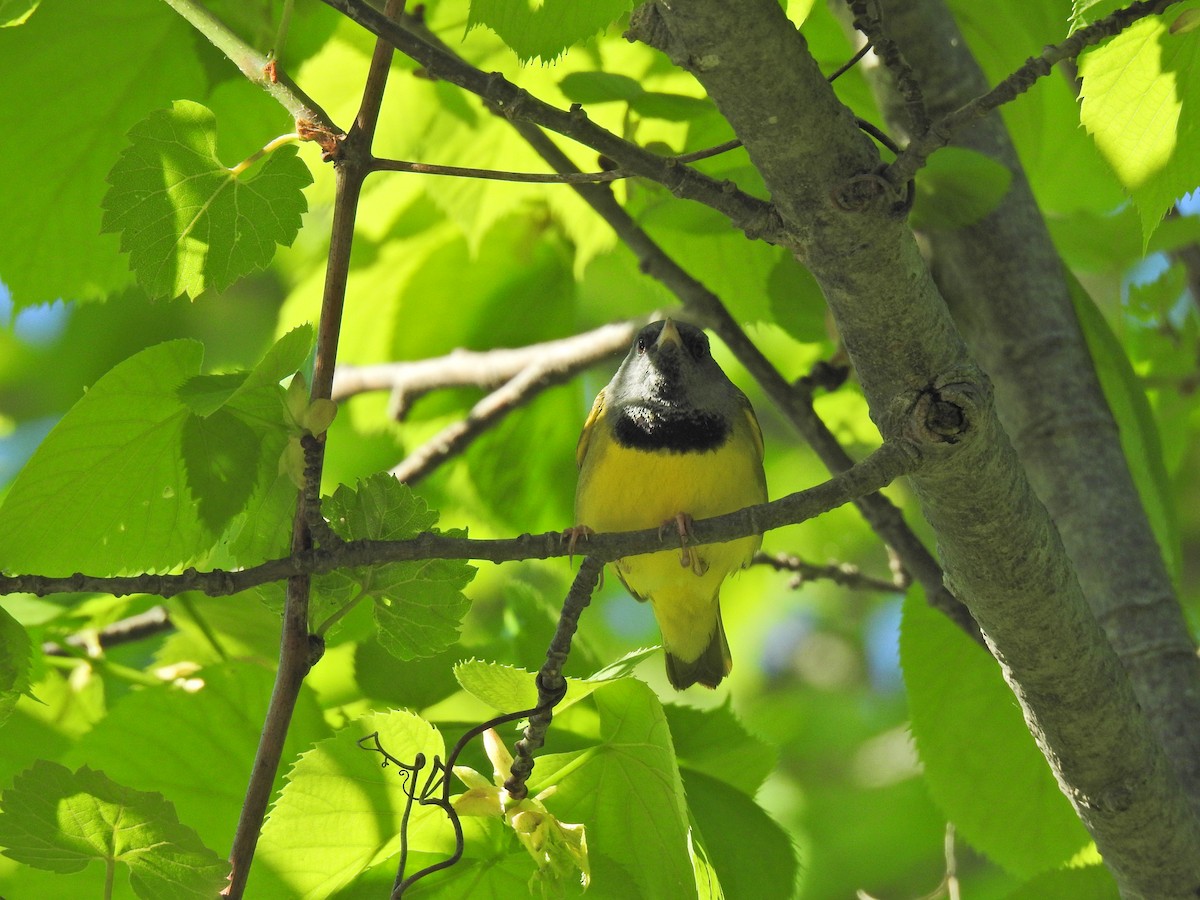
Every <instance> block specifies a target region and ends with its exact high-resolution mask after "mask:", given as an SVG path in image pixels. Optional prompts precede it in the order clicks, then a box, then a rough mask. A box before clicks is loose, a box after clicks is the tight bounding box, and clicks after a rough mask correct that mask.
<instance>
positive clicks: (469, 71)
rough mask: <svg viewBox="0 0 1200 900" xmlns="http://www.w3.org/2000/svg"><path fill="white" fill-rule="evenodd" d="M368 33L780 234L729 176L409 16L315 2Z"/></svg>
mask: <svg viewBox="0 0 1200 900" xmlns="http://www.w3.org/2000/svg"><path fill="white" fill-rule="evenodd" d="M322 2H324V3H325V4H326V5H327V6H330V7H332V8H334V9H336V10H338V11H339V12H341V13H343V14H344V15H345V16H346V17H347V18H349V19H351V20H352V21H354V22H357V23H358V24H359V25H361V26H363V27H364V28H366V29H367V30H368V31H370V32H371V33H372V34H375V35H380V36H383V37H386V38H387V40H388V41H389V42H391V43H392V45H393V46H395V47H396V49H397V50H399V51H400V52H401V53H404V54H405V55H407V56H408V57H410V58H411V59H413V60H415V61H416V62H417V63H419V64H420V65H421V66H422V67H424V69H425V71H426V72H427V73H428V74H429V75H430V76H432V77H434V78H438V79H441V80H443V81H447V82H450V83H451V84H455V85H458V86H459V87H461V88H463V89H464V90H467V91H469V92H471V93H473V94H476V95H478V96H479V97H481V98H483V99H484V100H485V101H486V102H487V103H488V104H489V105H490V106H492V107H494V108H495V109H497V110H499V111H500V112H501V114H502V115H504V116H505V117H506V118H508V119H510V120H512V121H526V122H537V123H538V124H539V125H542V126H544V127H546V128H549V129H550V130H551V131H556V132H558V133H559V134H562V135H564V136H565V137H569V138H571V139H573V140H576V141H578V142H579V143H581V144H584V145H585V146H588V147H591V148H592V149H593V150H595V151H596V152H597V153H599V154H601V155H602V156H605V157H607V158H608V159H610V160H613V161H614V162H615V163H616V164H617V167H618V168H619V169H621V170H623V171H625V172H628V173H630V174H632V175H637V176H640V177H642V178H649V179H650V180H652V181H656V182H658V183H659V184H662V185H664V186H665V187H666V188H667V189H668V190H670V191H671V192H672V193H673V194H675V195H676V196H679V197H686V198H688V199H691V200H695V201H696V202H698V203H703V204H705V205H707V206H711V207H712V208H713V209H716V210H717V211H718V212H721V213H722V214H723V215H725V216H726V217H728V218H729V219H730V220H731V221H732V222H733V223H734V224H735V225H736V226H737V227H738V228H740V229H742V230H743V231H745V232H746V233H747V234H749V235H752V236H754V237H759V236H762V237H765V238H766V239H768V240H770V239H776V240H781V239H782V231H781V229H782V222H781V220H780V218H779V216H778V214H777V213H776V211H775V208H774V206H773V205H772V204H771V203H770V202H768V201H766V200H761V199H759V198H757V197H754V196H751V195H750V194H747V193H746V192H744V191H742V190H740V189H739V188H737V186H736V185H734V184H732V183H730V182H728V181H720V180H718V179H715V178H711V177H709V176H708V175H704V174H703V173H701V172H699V171H697V170H695V169H693V168H690V167H689V166H686V165H680V164H679V163H678V162H677V161H675V160H674V159H670V158H666V157H662V156H659V155H658V154H656V153H654V152H653V151H651V150H647V149H646V148H645V147H641V146H638V145H637V144H635V143H633V142H631V141H627V140H625V139H624V138H622V137H619V136H618V135H616V134H614V133H612V132H611V131H608V130H607V129H605V128H602V127H600V126H599V125H597V124H595V123H594V122H592V121H591V120H590V119H589V118H588V116H587V114H586V113H585V112H584V111H583V110H582V109H581V108H579V107H572V108H571V109H570V110H564V109H560V108H559V107H556V106H553V105H552V104H549V103H546V102H545V101H542V100H540V99H538V98H536V97H534V96H533V95H531V94H530V93H529V92H528V91H525V90H523V89H522V88H519V87H517V86H516V85H515V84H513V83H512V82H511V81H509V80H508V79H506V78H504V77H503V76H502V75H500V74H498V73H495V72H484V71H482V70H481V69H479V68H477V67H475V66H473V65H471V64H470V63H468V62H467V61H466V60H464V59H462V58H461V57H459V56H457V54H455V53H453V52H451V51H449V50H448V49H446V48H445V47H444V45H442V44H441V42H440V41H438V40H437V39H436V38H435V39H433V40H429V39H427V37H426V35H428V34H429V32H428V29H426V28H425V26H424V24H423V23H422V22H420V21H419V20H417V19H416V18H415V17H413V16H405V17H404V18H403V20H402V21H401V23H400V24H397V23H395V22H392V21H391V20H389V19H388V18H386V17H385V16H383V15H381V14H380V13H379V11H378V10H376V9H374V8H373V7H372V6H371V5H370V4H369V3H368V2H366V0H322Z"/></svg>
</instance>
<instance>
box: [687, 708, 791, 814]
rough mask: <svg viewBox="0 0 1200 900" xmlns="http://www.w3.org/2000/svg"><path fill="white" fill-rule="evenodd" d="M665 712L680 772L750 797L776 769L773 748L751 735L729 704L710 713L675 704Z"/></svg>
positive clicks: (708, 710)
mask: <svg viewBox="0 0 1200 900" xmlns="http://www.w3.org/2000/svg"><path fill="white" fill-rule="evenodd" d="M664 709H665V711H666V714H667V721H668V722H669V723H670V725H671V739H672V741H673V742H674V744H675V755H676V756H677V757H678V759H679V765H680V767H681V768H683V769H688V770H691V771H694V772H698V773H703V774H704V775H707V776H708V777H710V778H716V779H719V780H721V781H724V782H725V783H726V784H729V785H731V786H732V787H734V788H736V789H737V790H739V791H741V792H742V793H743V794H747V795H750V796H753V795H754V792H755V791H757V790H758V789H759V788H760V787H762V785H763V782H764V781H766V779H767V776H768V775H770V774H771V771H772V770H773V769H774V768H775V762H776V758H777V756H778V754H777V753H776V752H775V748H774V747H772V746H771V745H770V744H768V743H766V742H765V741H763V740H762V739H760V738H757V737H755V736H754V735H752V734H750V732H748V731H747V730H746V727H745V726H744V725H743V724H742V723H741V721H740V720H739V719H738V718H737V716H736V715H734V712H733V709H732V708H731V707H730V705H729V703H728V701H727V702H726V704H725V705H724V706H718V707H715V708H713V709H696V708H695V707H692V706H680V705H678V704H668V705H667V706H666V707H664ZM688 795H689V797H690V796H691V792H690V791H689V794H688Z"/></svg>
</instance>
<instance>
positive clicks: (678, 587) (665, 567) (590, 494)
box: [575, 422, 767, 660]
mask: <svg viewBox="0 0 1200 900" xmlns="http://www.w3.org/2000/svg"><path fill="white" fill-rule="evenodd" d="M595 427H596V428H597V429H606V425H605V423H603V422H598V423H596V425H595ZM766 499H767V496H766V486H765V484H764V482H763V475H762V465H761V462H760V460H759V455H758V448H757V446H756V445H755V444H754V439H753V437H752V436H751V435H750V434H749V433H743V432H742V430H736V431H735V433H734V435H733V436H732V437H731V438H730V440H729V441H728V442H727V443H726V444H725V445H724V446H723V447H721V448H720V449H717V450H710V451H707V452H703V453H668V452H657V451H656V452H647V451H643V450H632V449H629V448H626V447H622V446H621V445H619V444H617V443H616V441H614V440H613V439H612V438H611V436H610V435H608V434H607V433H606V432H604V433H600V434H594V435H593V437H592V439H591V442H590V443H589V447H588V453H587V457H586V458H585V460H584V463H583V467H582V469H581V471H580V475H579V487H578V490H577V491H576V495H575V514H576V521H577V522H578V523H580V524H582V525H587V526H588V527H590V528H592V529H594V530H595V531H598V532H606V531H632V530H634V529H639V528H654V527H657V526H659V525H662V524H663V523H664V522H672V524H671V525H670V526H669V527H668V529H665V530H664V532H663V541H664V545H665V546H668V547H672V548H673V549H669V550H665V551H663V552H658V553H648V554H642V555H639V556H632V557H627V558H625V559H622V560H619V561H618V562H617V571H618V572H619V573H620V575H621V579H622V580H623V581H624V582H625V584H626V586H627V587H628V588H629V589H630V590H631V591H633V592H634V593H635V594H636V595H638V597H640V598H642V599H646V600H649V601H650V602H651V604H652V606H653V607H654V614H655V618H656V619H657V620H658V624H659V627H660V628H661V629H662V634H663V644H664V646H665V647H666V648H667V650H668V651H670V652H673V653H675V654H676V655H678V656H680V657H682V658H684V659H689V660H690V659H695V658H696V657H697V656H699V654H700V653H701V652H702V651H703V650H704V648H705V647H706V646H707V644H708V641H709V639H710V638H711V637H712V634H713V630H714V628H715V626H716V617H717V601H718V593H719V591H720V587H721V582H722V581H724V580H725V578H726V577H727V576H728V575H729V574H730V573H731V572H733V571H735V570H737V569H739V568H741V567H742V566H744V565H746V564H747V563H748V562H749V561H750V558H751V557H752V556H753V555H754V552H755V551H756V550H757V549H758V547H759V545H760V544H761V543H762V538H761V537H760V536H758V535H755V536H752V537H747V538H741V539H739V540H735V541H729V542H727V543H721V544H708V545H705V546H703V547H701V548H699V549H698V550H695V549H694V550H693V551H692V552H693V553H698V554H699V556H700V559H701V560H702V563H701V564H700V565H699V566H696V567H690V566H683V565H681V563H680V558H681V551H680V548H679V539H678V536H677V532H676V531H675V528H674V524H673V520H674V519H675V517H676V516H677V515H679V514H680V513H686V514H687V515H690V516H691V517H692V518H694V519H703V518H707V517H708V516H716V515H721V514H722V513H727V512H733V511H734V510H737V509H741V508H742V507H744V506H750V505H752V504H755V503H762V502H764V501H765V500H766ZM697 571H700V572H701V574H697Z"/></svg>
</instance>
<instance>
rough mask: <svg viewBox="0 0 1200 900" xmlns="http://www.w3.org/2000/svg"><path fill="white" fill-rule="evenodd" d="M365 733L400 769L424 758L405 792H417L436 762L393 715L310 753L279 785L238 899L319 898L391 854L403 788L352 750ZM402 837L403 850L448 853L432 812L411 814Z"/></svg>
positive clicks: (362, 724)
mask: <svg viewBox="0 0 1200 900" xmlns="http://www.w3.org/2000/svg"><path fill="white" fill-rule="evenodd" d="M374 732H378V734H379V743H380V745H381V746H382V747H383V748H384V749H385V750H386V751H387V752H388V753H390V754H391V755H392V756H394V757H396V758H397V759H399V760H401V761H402V762H404V763H406V764H409V765H411V764H412V763H413V762H414V760H416V758H417V756H418V754H422V755H423V756H424V759H425V767H424V769H423V770H422V771H421V772H420V773H418V774H417V775H416V776H415V781H416V784H415V786H413V785H409V786H408V789H409V790H413V789H415V790H417V791H420V790H421V789H423V787H424V786H425V783H426V780H427V779H428V778H429V777H430V774H431V765H432V762H433V760H434V758H435V757H436V758H438V759H443V758H445V752H446V751H445V745H444V744H443V742H442V737H441V735H440V734H438V732H437V731H436V730H435V729H434V727H433V726H432V725H430V724H429V723H428V722H425V721H424V720H422V719H420V718H419V717H417V716H415V715H413V714H412V713H409V712H403V711H399V710H393V711H391V712H386V713H371V714H368V715H366V716H364V717H362V718H360V719H356V720H355V721H353V722H351V723H350V724H349V725H347V726H346V727H345V728H342V729H340V730H339V731H338V732H337V733H336V734H335V735H334V736H333V737H331V738H329V739H328V740H324V741H321V742H320V743H318V744H317V745H316V746H315V747H314V748H313V749H312V750H309V751H308V752H307V753H305V754H304V755H303V756H301V757H300V759H299V761H298V762H297V763H296V764H295V765H294V766H293V767H292V770H291V771H290V772H289V773H288V775H287V784H286V786H285V787H284V789H283V793H282V794H281V795H280V797H279V800H278V802H277V803H276V804H275V806H274V808H273V809H272V810H271V817H270V818H269V819H268V820H267V824H266V825H265V826H264V828H263V833H262V838H261V840H260V841H259V844H258V853H257V855H256V860H255V866H254V869H253V870H252V873H251V876H250V884H249V889H248V891H247V896H250V897H294V898H321V897H328V896H330V895H331V894H333V893H334V892H335V891H336V890H338V889H339V888H342V887H345V886H346V885H348V884H350V883H351V882H352V881H353V880H354V879H355V878H356V877H357V876H358V875H360V874H361V873H362V872H364V871H365V870H366V869H367V868H369V867H371V866H375V865H379V864H381V863H383V862H384V861H385V860H387V859H389V858H390V857H392V856H395V855H396V854H397V853H398V852H399V850H400V831H401V827H402V825H403V818H404V813H405V807H406V804H407V801H408V797H407V795H406V792H405V791H406V784H408V779H407V778H406V777H405V776H404V774H403V773H402V772H401V771H400V770H398V769H397V768H396V767H395V766H393V765H383V762H384V760H383V757H381V756H380V755H379V754H378V753H375V752H371V751H370V750H367V749H364V748H363V747H361V746H359V745H358V743H357V741H358V740H359V739H360V738H364V737H367V736H368V735H370V734H372V733H374ZM368 743H370V742H368ZM410 777H411V776H410ZM407 834H408V840H409V849H410V850H414V851H423V852H434V853H448V852H449V851H450V850H451V849H452V848H453V846H454V844H453V837H452V832H451V828H450V822H449V820H448V819H447V818H446V815H445V814H444V813H443V812H442V811H441V810H440V809H438V808H437V807H434V806H423V805H421V804H419V803H414V804H413V805H412V813H411V815H410V817H409V819H408V825H407ZM280 880H281V881H282V885H280V884H278V883H277V882H279V881H280Z"/></svg>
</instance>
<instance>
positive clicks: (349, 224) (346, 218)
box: [223, 0, 404, 900]
mask: <svg viewBox="0 0 1200 900" xmlns="http://www.w3.org/2000/svg"><path fill="white" fill-rule="evenodd" d="M403 11H404V0H388V3H387V7H386V8H385V11H384V13H383V15H387V16H391V15H399V14H401V13H402V12H403ZM391 59H392V51H391V49H390V48H389V47H388V46H387V45H386V43H385V42H384V41H382V40H380V41H377V42H376V47H375V52H374V55H373V56H372V57H371V65H370V67H369V69H368V72H367V79H366V84H365V86H364V88H363V96H362V101H361V103H360V106H359V111H358V115H357V117H356V118H355V121H354V125H353V127H352V128H351V129H350V132H349V133H348V134H347V135H346V137H345V140H344V141H342V142H341V144H340V145H339V146H338V153H337V161H336V194H335V198H334V206H333V224H332V227H331V232H330V240H329V256H328V262H327V264H326V268H325V287H324V292H323V295H322V299H321V317H320V321H319V324H318V328H317V350H316V361H315V364H314V366H313V376H312V387H311V389H310V393H309V399H310V401H315V400H321V399H329V397H330V394H331V393H332V389H333V373H334V366H335V363H336V360H337V347H338V337H339V334H340V333H341V325H342V311H343V308H344V306H345V300H346V284H347V281H348V278H349V272H350V251H351V245H352V243H353V240H354V220H355V217H356V215H357V212H358V200H359V197H360V195H361V193H362V184H363V179H364V178H366V176H367V173H368V171H369V168H368V163H369V160H370V159H371V140H372V136H373V135H374V133H375V123H376V121H377V119H378V116H379V107H380V104H381V102H382V98H383V90H384V87H385V85H386V83H387V75H388V69H389V67H390V65H391ZM324 448H325V441H324V436H322V437H320V438H317V439H314V440H311V441H309V442H307V444H306V446H305V467H304V474H305V479H306V487H307V490H306V491H303V492H301V495H300V497H299V502H298V503H297V509H296V515H295V519H294V522H293V525H292V543H291V556H292V558H293V559H295V558H296V557H297V556H300V555H303V554H307V553H311V552H312V550H313V532H312V530H311V529H310V528H309V522H310V521H312V520H313V519H314V518H319V509H313V508H312V507H313V505H314V503H315V502H317V495H318V492H319V487H320V483H321V470H322V465H323V461H324ZM329 533H330V532H329V529H327V528H325V529H322V530H321V531H320V533H319V536H320V537H322V538H328V535H329ZM332 546H336V544H333V545H332ZM310 589H311V574H310V573H299V574H293V575H291V576H290V577H289V578H288V581H287V598H286V600H285V602H284V608H283V630H282V634H281V636H280V642H279V669H278V671H277V672H276V674H275V685H274V687H273V688H272V690H271V699H270V702H269V704H268V706H267V714H266V718H265V720H264V723H263V729H262V732H261V733H260V735H259V742H258V748H257V750H256V752H255V756H254V765H253V768H252V770H251V773H250V782H249V784H248V786H247V788H246V798H245V801H244V803H243V804H242V810H241V815H240V816H239V818H238V824H237V831H236V833H235V835H234V840H233V847H232V848H231V850H230V854H229V862H230V866H231V868H232V872H231V874H230V882H229V886H228V887H227V888H226V889H225V891H224V892H223V894H224V895H225V896H228V897H230V898H231V900H240V898H241V897H242V895H243V893H244V891H245V889H246V881H247V879H248V878H249V875H250V866H251V863H252V862H253V860H254V851H255V847H256V846H257V844H258V836H259V832H260V831H261V829H262V823H263V820H264V818H265V817H266V813H267V805H268V803H269V802H270V799H271V790H272V787H273V785H274V783H275V774H276V773H277V772H278V771H279V763H280V760H281V759H282V757H283V745H284V741H285V740H286V738H287V733H288V726H289V725H290V724H291V720H292V713H293V711H294V710H295V707H296V701H297V700H298V698H299V696H300V688H301V686H302V685H303V684H304V679H305V677H306V676H307V675H308V673H309V670H310V669H312V667H313V666H314V665H315V664H316V663H317V661H318V660H320V658H321V656H322V654H323V653H324V649H325V643H324V640H323V639H322V638H321V637H320V636H319V635H314V634H313V633H312V632H311V630H310V625H309V621H308V613H309V596H310Z"/></svg>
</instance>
